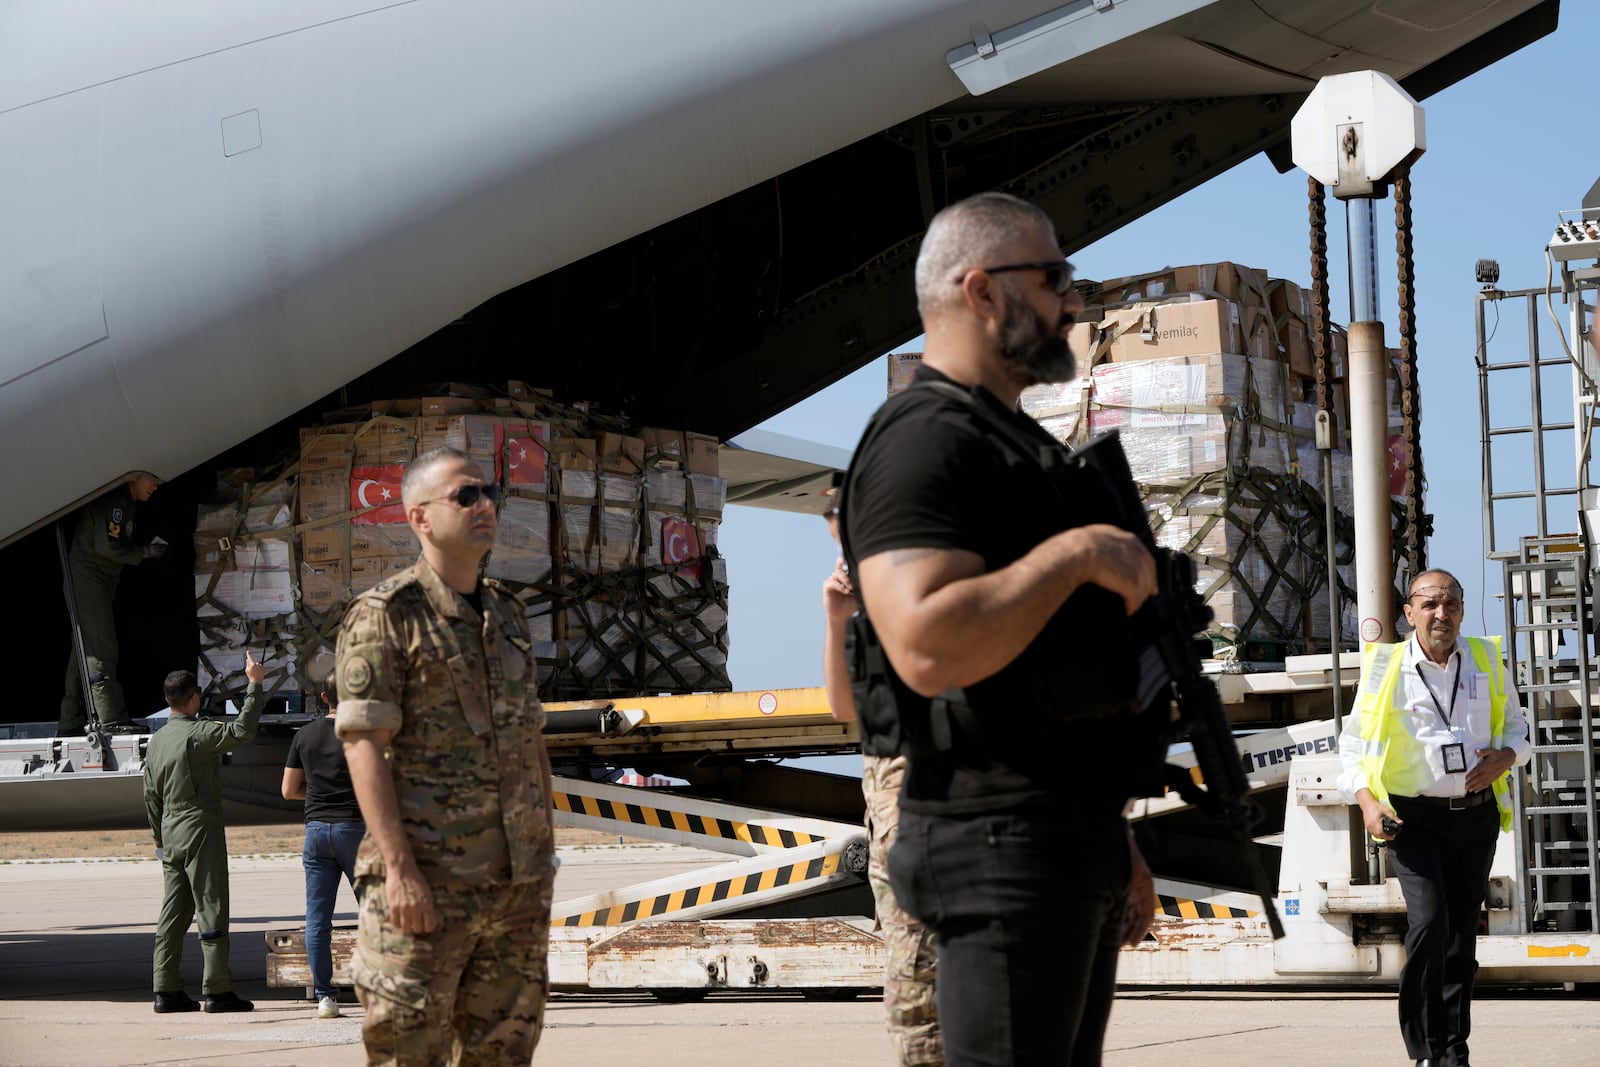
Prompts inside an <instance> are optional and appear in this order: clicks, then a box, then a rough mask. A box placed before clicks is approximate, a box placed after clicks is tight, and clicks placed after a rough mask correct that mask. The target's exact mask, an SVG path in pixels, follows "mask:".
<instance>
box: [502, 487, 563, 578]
mask: <svg viewBox="0 0 1600 1067" xmlns="http://www.w3.org/2000/svg"><path fill="white" fill-rule="evenodd" d="M487 573H488V575H489V577H491V578H498V579H501V580H503V581H513V582H521V583H522V584H524V585H534V584H536V583H538V582H542V581H544V580H546V579H547V578H549V577H550V505H549V504H547V503H545V501H543V500H533V499H530V498H528V497H524V496H517V495H515V494H507V496H506V498H505V501H504V502H503V503H502V504H501V505H500V529H499V531H498V532H497V533H496V534H495V539H494V549H493V550H492V551H491V552H490V553H489V564H488V571H487Z"/></svg>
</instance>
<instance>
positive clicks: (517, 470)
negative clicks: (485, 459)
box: [494, 422, 545, 486]
mask: <svg viewBox="0 0 1600 1067" xmlns="http://www.w3.org/2000/svg"><path fill="white" fill-rule="evenodd" d="M544 434H545V428H544V423H542V422H531V423H530V422H503V423H496V424H495V428H494V479H495V481H497V482H499V483H500V484H502V485H539V486H542V485H544V483H545V462H544V453H545V449H544Z"/></svg>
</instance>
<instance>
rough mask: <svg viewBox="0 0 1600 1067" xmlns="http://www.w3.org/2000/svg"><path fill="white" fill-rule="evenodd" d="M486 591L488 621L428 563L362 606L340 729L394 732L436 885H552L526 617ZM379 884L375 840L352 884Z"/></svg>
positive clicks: (393, 750) (351, 618)
mask: <svg viewBox="0 0 1600 1067" xmlns="http://www.w3.org/2000/svg"><path fill="white" fill-rule="evenodd" d="M479 589H480V591H481V595H482V604H483V614H481V615H480V614H479V613H478V612H477V611H476V610H475V609H474V608H473V607H472V605H470V604H469V603H468V602H467V600H466V599H465V598H464V597H462V596H461V595H460V594H459V593H457V592H456V591H455V590H453V589H451V588H450V587H449V586H448V585H446V584H445V583H444V580H443V579H442V578H440V577H439V575H438V574H437V573H435V571H434V570H433V568H432V567H431V566H429V564H428V562H427V560H425V559H419V560H418V561H417V563H416V565H415V566H413V567H412V568H411V569H410V570H408V571H406V572H405V573H404V574H400V575H396V576H395V577H393V578H390V579H387V580H386V581H383V582H381V583H379V584H378V585H377V586H374V587H373V588H372V589H369V590H367V591H366V592H365V593H362V594H361V595H360V596H358V597H357V598H356V599H355V601H354V602H353V603H351V605H350V607H349V609H348V610H346V612H345V616H344V625H343V627H342V628H341V629H340V631H339V649H338V665H337V667H336V670H337V672H338V678H339V709H338V717H337V720H336V723H335V728H336V730H337V731H338V733H339V735H340V736H341V737H343V736H345V735H346V734H347V733H348V732H349V731H351V730H389V731H392V736H391V737H390V739H389V770H390V774H391V775H392V777H393V781H394V791H395V799H396V800H397V801H398V804H399V810H400V821H401V824H402V826H403V827H404V830H405V834H406V838H407V840H408V841H409V842H410V844H411V851H412V854H413V855H414V856H415V857H416V861H417V866H418V868H419V869H420V870H421V872H422V876H423V877H424V878H425V879H427V881H428V883H429V884H430V885H448V884H461V885H487V884H493V883H497V882H506V881H528V880H532V879H537V878H542V877H548V876H549V874H550V873H551V869H552V860H553V857H554V843H553V838H552V836H551V827H550V824H549V819H548V817H547V816H546V812H545V797H544V789H543V782H542V780H541V774H540V766H539V749H538V745H539V731H540V728H541V727H542V726H543V725H544V709H543V707H542V706H541V705H540V703H539V698H538V694H537V692H536V689H535V663H534V659H533V654H532V643H531V642H530V641H529V638H528V625H527V620H526V619H525V618H524V617H523V611H522V605H521V603H520V602H519V601H518V600H517V598H516V597H515V596H514V595H513V594H512V593H511V592H510V591H509V590H508V589H506V588H505V586H503V585H501V584H500V583H498V582H495V581H492V580H485V581H484V582H483V583H482V584H481V585H480V586H479ZM383 874H384V861H383V856H382V854H381V853H380V852H379V851H378V848H377V844H376V842H375V841H374V840H373V838H372V836H371V835H368V837H367V839H366V840H365V841H363V842H362V845H361V851H360V852H359V853H358V855H357V857H356V875H357V877H362V876H373V877H382V876H383Z"/></svg>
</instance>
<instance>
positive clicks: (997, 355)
mask: <svg viewBox="0 0 1600 1067" xmlns="http://www.w3.org/2000/svg"><path fill="white" fill-rule="evenodd" d="M916 286H917V301H918V307H919V309H920V311H921V314H922V322H923V326H924V328H925V330H926V337H927V340H926V348H925V352H924V356H923V361H922V364H923V365H922V367H921V368H920V369H919V371H918V374H917V379H916V381H915V382H914V383H913V384H912V386H911V387H910V388H908V389H907V390H906V391H905V392H904V393H902V394H900V395H898V396H896V397H893V398H891V399H890V400H889V401H888V402H887V403H886V404H885V405H884V406H883V408H881V409H880V410H879V412H878V413H877V414H876V415H875V416H874V417H873V420H872V423H871V424H870V425H869V427H868V429H867V431H866V433H865V434H864V435H863V437H862V441H861V444H860V446H859V447H858V449H857V451H856V455H855V457H854V459H853V461H852V464H851V468H850V471H849V474H848V476H847V478H846V481H845V485H844V491H843V494H842V496H843V500H844V504H843V515H842V525H843V529H844V543H845V554H846V558H847V559H848V560H849V562H850V569H851V573H852V574H853V575H854V576H855V580H856V586H857V589H858V591H859V593H860V595H861V598H862V603H863V606H864V610H865V615H866V619H867V620H870V627H869V628H867V629H865V630H862V631H858V632H859V633H862V634H865V635H867V636H866V637H862V638H861V639H860V640H859V641H858V642H857V643H856V647H855V648H854V649H853V651H852V656H853V657H855V660H854V663H853V666H854V667H855V668H856V673H857V678H858V681H860V680H861V679H862V678H863V677H865V678H867V679H868V681H867V682H865V683H863V684H864V685H865V688H864V689H863V690H861V692H862V694H863V696H862V700H859V701H858V705H859V706H860V709H861V718H862V721H863V749H864V750H870V749H871V748H872V747H873V745H874V741H873V738H872V736H869V735H874V732H875V728H874V727H872V726H871V725H870V723H869V718H871V717H875V716H877V715H878V713H877V712H872V711H871V710H870V707H869V705H872V704H873V703H874V694H879V695H881V694H882V693H885V692H888V693H891V694H892V698H891V699H890V701H889V704H890V705H891V707H892V708H893V713H892V714H891V717H892V718H896V722H895V723H893V724H891V726H890V732H891V733H893V732H895V731H899V732H900V734H901V736H899V737H897V738H895V739H894V740H893V741H891V742H889V743H887V745H886V747H888V748H889V749H890V750H891V751H892V750H894V749H895V748H898V749H899V750H900V751H905V752H907V753H908V754H909V756H910V766H909V770H908V771H907V775H906V780H905V786H904V792H903V794H902V799H901V817H900V829H899V838H898V841H897V842H896V844H895V845H894V848H893V850H892V851H891V853H890V859H889V869H890V877H891V881H892V883H893V887H894V892H895V895H896V896H897V897H898V898H899V900H900V902H901V903H902V905H903V906H904V907H905V908H906V910H907V911H909V912H910V913H911V914H913V915H915V916H917V917H918V918H920V919H922V920H923V921H925V922H927V923H928V924H929V925H930V926H932V927H933V928H934V930H935V931H936V935H937V941H938V951H939V961H938V968H939V983H938V1002H939V1019H940V1024H941V1027H942V1029H943V1035H944V1050H945V1058H946V1063H947V1064H950V1065H952V1067H953V1065H957V1064H991V1063H992V1064H1022V1063H1032V1064H1074V1065H1082V1064H1097V1063H1099V1062H1100V1047H1101V1044H1102V1042H1103V1040H1104V1034H1105V1027H1106V1021H1107V1018H1108V1016H1109V1013H1110V1009H1111V1002H1112V994H1113V988H1114V982H1115V973H1116V963H1117V950H1118V948H1119V946H1121V945H1124V944H1133V943H1136V942H1137V941H1139V940H1140V939H1141V938H1142V937H1143V936H1144V933H1145V930H1146V929H1147V927H1148V926H1149V923H1150V920H1151V916H1152V913H1153V911H1154V906H1155V898H1154V890H1153V885H1152V882H1151V879H1150V872H1149V869H1148V868H1147V867H1146V866H1145V863H1144V860H1143V859H1142V857H1140V856H1139V854H1138V850H1137V849H1136V848H1135V847H1134V846H1133V843H1132V840H1131V837H1130V834H1129V831H1128V826H1127V823H1126V821H1125V820H1124V818H1123V814H1122V813H1123V808H1124V806H1125V803H1126V801H1127V799H1128V798H1129V797H1130V796H1135V795H1140V794H1141V793H1143V792H1145V791H1147V790H1149V789H1150V783H1149V782H1148V781H1146V780H1142V779H1141V775H1143V774H1146V773H1148V772H1151V771H1154V770H1156V769H1157V768H1159V766H1160V764H1161V761H1162V757H1163V756H1164V754H1165V743H1164V742H1157V741H1156V740H1154V739H1153V737H1152V736H1151V735H1150V734H1149V732H1148V731H1141V729H1140V728H1139V727H1138V724H1137V722H1136V719H1135V718H1134V717H1133V716H1128V715H1115V714H1102V713H1097V712H1100V711H1103V709H1104V708H1105V707H1109V706H1111V705H1112V704H1114V703H1115V699H1116V698H1109V697H1107V696H1105V695H1104V690H1105V689H1106V688H1107V676H1108V675H1109V674H1111V673H1114V672H1115V671H1117V670H1118V669H1119V667H1118V665H1119V664H1123V665H1125V661H1126V660H1127V657H1128V656H1130V655H1132V654H1133V653H1132V652H1131V650H1130V648H1131V646H1132V645H1133V644H1134V642H1133V641H1132V640H1131V639H1130V634H1131V631H1130V624H1129V617H1130V616H1132V615H1133V614H1134V612H1135V611H1136V610H1137V609H1138V608H1139V607H1140V605H1142V604H1143V603H1144V602H1145V601H1146V600H1147V599H1148V598H1150V597H1151V596H1152V595H1153V594H1154V593H1155V592H1156V590H1157V575H1156V562H1155V560H1154V558H1153V557H1152V555H1151V554H1150V552H1149V551H1148V550H1147V549H1146V548H1145V547H1144V544H1143V543H1142V542H1141V540H1140V539H1139V537H1138V536H1136V535H1135V534H1134V533H1132V532H1129V531H1128V530H1127V529H1124V528H1120V527H1119V526H1118V525H1113V523H1114V522H1116V521H1117V516H1119V515H1120V512H1118V511H1117V510H1116V507H1115V506H1113V505H1112V504H1110V503H1108V501H1109V500H1110V499H1111V498H1112V497H1113V496H1115V494H1112V493H1103V492H1083V493H1080V492H1077V491H1076V490H1072V491H1066V492H1063V491H1062V490H1061V488H1060V486H1059V484H1058V483H1055V482H1052V480H1051V478H1050V476H1049V474H1048V473H1047V471H1046V469H1045V466H1044V465H1043V461H1042V460H1041V459H1039V458H1037V457H1036V456H1034V455H1031V454H1030V452H1031V451H1037V452H1038V453H1039V454H1040V455H1045V454H1046V453H1050V452H1052V450H1053V452H1054V453H1059V454H1060V455H1061V456H1062V457H1063V458H1065V453H1064V451H1062V450H1061V449H1060V446H1059V445H1056V444H1055V442H1054V441H1052V440H1051V438H1050V437H1049V435H1048V434H1046V433H1045V432H1044V431H1043V430H1042V429H1041V428H1040V427H1039V426H1038V424H1037V423H1035V422H1033V420H1032V419H1030V418H1028V417H1027V416H1026V415H1023V414H1021V413H1019V412H1018V410H1017V400H1018V397H1019V395H1020V394H1021V392H1022V390H1023V389H1024V388H1025V387H1027V386H1029V385H1032V384H1034V383H1037V382H1058V381H1067V380H1069V379H1071V378H1072V377H1073V376H1074V371H1075V368H1074V363H1073V358H1072V353H1071V352H1070V351H1069V349H1068V347H1067V342H1066V337H1065V334H1066V331H1067V329H1068V327H1069V326H1071V324H1072V322H1073V318H1074V315H1075V314H1076V313H1077V312H1078V311H1080V310H1081V309H1082V307H1083V300H1082V298H1081V297H1080V296H1079V294H1078V293H1077V292H1076V291H1075V290H1074V289H1073V286H1072V267H1071V265H1070V264H1068V263H1067V262H1066V260H1065V258H1064V257H1063V255H1062V252H1061V248H1060V246H1059V244H1058V243H1057V241H1056V238H1055V228H1054V226H1053V225H1052V224H1051V222H1050V219H1049V217H1048V216H1046V215H1045V214H1044V213H1043V212H1042V211H1040V210H1039V209H1038V208H1035V207H1033V206H1032V205H1030V204H1028V203H1026V202H1024V201H1021V200H1018V199H1016V198H1014V197H1010V196H1005V195H1002V194H997V193H985V194H982V195H979V196H976V197H973V198H971V199H969V200H965V201H962V202H960V203H957V204H954V205H952V206H950V207H947V208H945V209H944V210H943V211H941V212H939V214H938V215H936V216H935V217H934V219H933V221H932V223H931V224H930V226H929V227H928V232H927V235H926V237H925V238H924V240H923V244H922V250H921V253H920V255H919V256H918V259H917V271H916ZM1018 442H1021V444H1019V443H1018ZM1046 458H1048V456H1046ZM1085 484H1088V483H1085ZM1124 506H1125V505H1124ZM1124 518H1125V517H1124ZM1138 521H1139V522H1140V523H1142V522H1143V516H1142V513H1141V514H1140V516H1139V518H1138ZM874 633H875V636H872V635H873V634H874ZM868 637H871V641H872V642H873V644H872V647H873V648H876V649H881V654H880V655H879V656H878V659H877V660H876V661H874V660H873V659H872V657H871V656H870V655H867V654H865V653H864V652H863V650H862V647H861V645H862V643H863V642H866V641H867V638H868ZM885 658H886V660H887V666H886V667H885V666H883V665H882V664H883V660H884V659H885ZM863 662H865V663H866V666H862V664H863ZM873 662H877V663H878V664H879V667H878V668H877V670H879V672H880V675H879V676H874V675H873V673H872V672H873V670H874V668H873V667H872V666H871V664H872V663H873ZM1132 673H1133V674H1137V671H1136V670H1135V671H1133V672H1132ZM885 676H886V677H885ZM874 687H876V688H874ZM863 701H865V703H863ZM880 703H881V702H880ZM1123 703H1124V705H1125V706H1131V705H1128V703H1127V701H1126V700H1124V701H1123ZM878 736H881V735H878Z"/></svg>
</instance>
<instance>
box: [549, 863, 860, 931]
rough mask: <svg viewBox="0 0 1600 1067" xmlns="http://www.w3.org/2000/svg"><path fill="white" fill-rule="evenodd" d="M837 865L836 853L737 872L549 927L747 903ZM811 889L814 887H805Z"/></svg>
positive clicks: (822, 875) (562, 919)
mask: <svg viewBox="0 0 1600 1067" xmlns="http://www.w3.org/2000/svg"><path fill="white" fill-rule="evenodd" d="M840 868H841V864H840V857H839V854H838V853H833V854H832V855H827V856H818V857H816V858H814V859H811V860H807V861H804V862H800V863H786V864H783V865H781V866H777V867H769V868H767V869H766V870H764V871H752V872H750V873H748V874H739V875H735V876H732V877H729V878H720V879H718V880H716V881H714V882H704V883H701V884H700V885H691V886H685V887H683V888H682V889H674V890H671V891H669V892H663V893H656V894H653V895H650V896H645V897H641V898H640V899H638V900H630V901H627V902H625V903H619V904H613V905H611V906H610V907H608V908H603V909H598V910H594V911H584V912H576V913H574V914H571V915H565V916H562V917H560V918H553V919H552V920H551V925H552V926H617V925H620V924H622V923H631V922H634V921H636V920H638V919H654V918H675V917H677V913H680V912H684V911H687V910H688V909H690V908H697V907H701V906H702V905H713V904H718V903H721V902H724V901H730V902H733V903H731V904H730V905H729V907H730V909H731V908H734V907H741V906H746V905H747V904H748V902H747V901H745V900H744V899H743V898H745V897H749V896H754V895H755V894H757V893H766V892H767V891H769V890H772V889H776V888H779V887H782V886H797V885H801V884H803V883H808V882H813V881H814V880H816V879H821V878H828V877H829V876H831V875H835V874H838V873H839V871H840ZM808 888H815V887H808Z"/></svg>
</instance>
